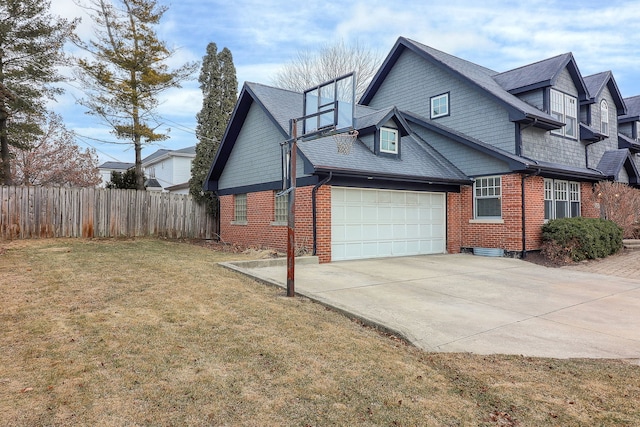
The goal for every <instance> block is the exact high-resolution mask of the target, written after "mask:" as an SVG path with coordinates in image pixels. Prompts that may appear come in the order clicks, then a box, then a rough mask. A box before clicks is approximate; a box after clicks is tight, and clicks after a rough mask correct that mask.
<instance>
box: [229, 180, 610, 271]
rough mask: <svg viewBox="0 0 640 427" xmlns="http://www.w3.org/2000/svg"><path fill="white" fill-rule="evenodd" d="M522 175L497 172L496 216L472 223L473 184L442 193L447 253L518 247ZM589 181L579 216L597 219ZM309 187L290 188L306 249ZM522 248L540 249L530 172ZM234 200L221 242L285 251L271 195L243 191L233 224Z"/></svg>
mask: <svg viewBox="0 0 640 427" xmlns="http://www.w3.org/2000/svg"><path fill="white" fill-rule="evenodd" d="M521 178H522V175H520V174H510V175H503V176H502V220H501V221H500V222H499V223H496V222H493V223H492V222H478V221H474V220H473V187H471V186H465V187H462V189H461V192H460V193H448V194H447V252H449V253H458V252H460V250H461V248H473V247H485V248H502V249H505V250H506V251H511V252H521V251H522V228H521V225H522V187H521V185H522V182H521ZM592 188H593V186H592V184H590V183H582V185H581V200H582V216H585V217H594V218H597V217H599V215H600V208H599V206H598V205H597V204H596V203H594V202H593V201H592V198H591V194H592V191H593V190H592ZM312 189H313V187H312V186H308V187H299V188H297V190H296V246H297V248H298V249H304V250H305V251H306V252H308V253H311V251H312V248H313V218H312V211H311V193H312ZM525 196H526V222H527V223H526V243H527V247H526V250H528V251H530V250H537V249H540V247H541V244H542V225H543V224H544V179H543V178H542V177H540V176H530V177H527V178H526V179H525ZM233 200H234V198H233V196H222V197H221V198H220V235H221V237H222V240H223V241H225V242H230V243H235V244H239V245H243V246H257V247H264V248H272V249H276V250H278V251H281V252H286V249H287V227H286V224H283V225H273V220H274V215H275V214H274V193H273V191H262V192H256V193H249V194H248V195H247V222H246V224H242V225H239V224H234V223H233V217H234V215H233V214H234V212H233V210H234V202H233ZM316 214H317V219H316V230H317V238H318V239H317V243H316V246H317V247H316V254H317V255H318V256H319V258H320V262H330V261H331V186H330V185H324V186H322V187H320V188H319V189H318V192H317V194H316Z"/></svg>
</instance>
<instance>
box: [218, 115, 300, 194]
mask: <svg viewBox="0 0 640 427" xmlns="http://www.w3.org/2000/svg"><path fill="white" fill-rule="evenodd" d="M282 141H283V138H282V134H281V133H280V132H279V131H278V130H277V128H276V127H275V125H274V124H273V122H272V121H271V120H269V118H268V117H267V116H266V114H265V113H264V111H263V110H262V109H261V108H260V107H259V106H258V105H257V104H255V103H254V104H253V105H252V106H251V108H250V109H249V113H248V114H247V119H246V121H245V122H244V126H243V127H242V130H241V131H240V134H239V135H238V139H237V140H236V142H235V145H234V147H233V151H232V152H231V154H230V156H229V160H228V161H227V164H226V166H225V168H224V171H223V172H222V175H221V176H220V180H219V181H218V189H219V190H223V189H229V188H235V187H243V186H247V185H255V184H262V183H265V182H274V181H279V180H281V179H282V166H281V154H280V143H281V142H282ZM296 165H297V168H296V171H297V176H298V177H302V176H304V164H303V162H302V160H300V158H298V162H297V163H296Z"/></svg>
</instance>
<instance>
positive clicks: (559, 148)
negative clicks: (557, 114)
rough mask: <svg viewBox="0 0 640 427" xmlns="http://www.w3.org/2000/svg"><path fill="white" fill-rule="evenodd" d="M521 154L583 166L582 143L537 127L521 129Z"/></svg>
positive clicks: (552, 161) (537, 158)
mask: <svg viewBox="0 0 640 427" xmlns="http://www.w3.org/2000/svg"><path fill="white" fill-rule="evenodd" d="M522 155H523V156H524V157H527V158H529V159H534V160H542V161H544V162H550V163H559V164H565V165H569V166H576V167H585V166H586V164H585V163H586V162H585V156H584V144H583V143H582V142H580V141H578V140H575V139H570V138H564V137H562V136H557V135H552V134H551V133H550V132H546V131H544V130H541V129H538V128H532V127H530V128H526V129H523V131H522Z"/></svg>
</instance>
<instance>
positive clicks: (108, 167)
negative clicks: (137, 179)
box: [98, 162, 134, 188]
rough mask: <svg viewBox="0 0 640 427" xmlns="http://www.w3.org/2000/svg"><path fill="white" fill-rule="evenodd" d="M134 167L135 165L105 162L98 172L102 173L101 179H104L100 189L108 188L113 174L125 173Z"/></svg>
mask: <svg viewBox="0 0 640 427" xmlns="http://www.w3.org/2000/svg"><path fill="white" fill-rule="evenodd" d="M133 166H134V164H133V163H125V162H104V163H103V164H101V165H100V166H98V171H99V172H100V177H101V178H102V182H101V183H100V184H98V186H99V187H103V188H104V187H106V185H107V183H108V182H110V181H111V173H112V172H119V173H124V172H126V171H127V169H129V168H132V167H133Z"/></svg>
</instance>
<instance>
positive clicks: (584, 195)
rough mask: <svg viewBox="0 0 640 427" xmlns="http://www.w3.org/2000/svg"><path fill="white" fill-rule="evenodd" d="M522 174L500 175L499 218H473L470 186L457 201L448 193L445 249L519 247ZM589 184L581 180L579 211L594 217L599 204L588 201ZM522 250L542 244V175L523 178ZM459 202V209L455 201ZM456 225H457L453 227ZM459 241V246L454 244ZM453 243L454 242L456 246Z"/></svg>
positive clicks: (597, 214) (590, 199) (514, 248)
mask: <svg viewBox="0 0 640 427" xmlns="http://www.w3.org/2000/svg"><path fill="white" fill-rule="evenodd" d="M521 180H522V175H520V174H511V175H503V176H502V221H500V222H499V223H497V222H495V221H487V222H482V221H474V219H473V187H471V186H468V187H463V188H462V190H461V192H460V194H459V199H460V200H459V202H458V201H457V200H456V199H457V198H456V197H455V196H456V195H455V194H449V196H448V197H449V203H448V207H447V209H448V213H449V214H448V218H447V221H448V224H447V235H448V239H449V241H448V242H447V250H448V251H449V252H450V253H455V252H458V251H459V250H460V248H473V247H484V248H501V249H504V250H505V251H511V252H521V251H522V228H521V226H522V181H521ZM592 188H593V186H592V184H591V183H586V182H584V183H582V184H581V202H582V203H581V209H582V211H581V215H582V216H585V217H593V218H597V217H598V216H599V215H600V210H599V209H600V208H599V206H598V205H597V204H596V203H594V202H593V201H592V198H591V194H592V191H593V190H592ZM524 191H525V197H526V201H525V208H526V215H525V218H526V227H525V233H526V250H527V251H531V250H537V249H540V247H541V245H542V225H543V224H544V178H542V177H540V176H529V177H527V178H526V179H525V190H524ZM457 203H459V212H458V211H457V210H456V206H455V205H456V204H457ZM456 227H457V229H456ZM458 241H459V246H458ZM456 246H458V248H457V250H456Z"/></svg>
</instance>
